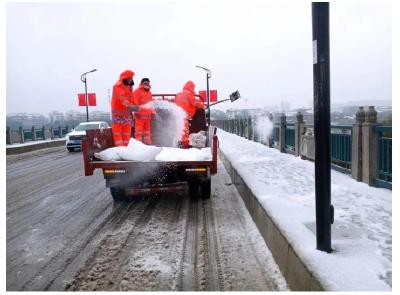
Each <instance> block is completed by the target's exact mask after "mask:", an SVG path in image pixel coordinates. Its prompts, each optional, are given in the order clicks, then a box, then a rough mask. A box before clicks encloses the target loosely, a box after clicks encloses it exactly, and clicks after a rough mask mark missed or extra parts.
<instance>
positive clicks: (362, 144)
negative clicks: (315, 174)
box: [212, 106, 392, 189]
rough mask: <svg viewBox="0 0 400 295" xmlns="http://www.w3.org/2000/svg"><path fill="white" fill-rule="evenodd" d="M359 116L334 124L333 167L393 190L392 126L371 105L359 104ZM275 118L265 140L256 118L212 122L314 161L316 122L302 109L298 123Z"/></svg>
mask: <svg viewBox="0 0 400 295" xmlns="http://www.w3.org/2000/svg"><path fill="white" fill-rule="evenodd" d="M356 118H357V120H356V123H355V124H353V126H349V125H332V126H331V167H332V168H333V169H335V170H337V171H340V172H343V173H348V174H351V175H352V177H353V178H354V179H355V180H357V181H363V182H366V183H367V184H369V185H374V186H378V187H384V188H388V189H391V188H392V138H391V134H392V128H391V127H388V126H379V125H377V122H376V111H375V109H374V107H371V106H370V107H369V108H368V109H366V110H364V109H363V107H360V109H359V111H358V112H357V114H356ZM271 119H272V118H271V117H270V120H271ZM272 121H273V120H271V122H272ZM276 121H277V122H274V123H273V128H272V132H271V135H270V138H267V139H264V140H263V139H262V138H261V136H260V135H259V133H258V130H257V129H256V128H255V125H256V124H255V118H251V117H249V118H240V119H239V118H238V119H228V120H213V121H212V124H213V125H214V126H216V127H219V128H221V129H223V130H225V131H227V132H230V133H234V134H236V135H239V136H242V137H245V138H247V139H249V140H253V141H256V142H260V143H262V144H265V145H268V146H269V147H274V148H278V149H279V150H280V151H281V152H285V153H290V154H294V155H295V156H301V158H302V159H307V160H312V161H313V160H314V153H315V147H314V135H313V125H307V124H305V122H304V121H303V115H302V114H301V113H300V112H299V113H298V114H297V115H296V122H295V123H287V122H286V116H285V115H282V116H281V117H280V118H279V120H276ZM371 133H374V134H375V136H373V135H371ZM354 141H355V142H354Z"/></svg>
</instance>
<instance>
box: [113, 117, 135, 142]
mask: <svg viewBox="0 0 400 295" xmlns="http://www.w3.org/2000/svg"><path fill="white" fill-rule="evenodd" d="M111 128H112V131H113V139H114V145H115V146H127V145H128V143H129V139H130V138H131V124H129V123H128V124H121V123H114V122H113V123H112V124H111Z"/></svg>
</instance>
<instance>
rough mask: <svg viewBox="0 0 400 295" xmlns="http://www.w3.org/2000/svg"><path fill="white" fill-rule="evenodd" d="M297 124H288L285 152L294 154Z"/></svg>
mask: <svg viewBox="0 0 400 295" xmlns="http://www.w3.org/2000/svg"><path fill="white" fill-rule="evenodd" d="M294 140H295V126H294V124H286V130H285V152H286V153H291V154H294V150H295V143H294Z"/></svg>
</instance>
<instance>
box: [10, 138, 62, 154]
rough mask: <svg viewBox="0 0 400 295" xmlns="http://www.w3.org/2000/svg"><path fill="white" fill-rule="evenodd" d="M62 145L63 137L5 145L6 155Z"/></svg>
mask: <svg viewBox="0 0 400 295" xmlns="http://www.w3.org/2000/svg"><path fill="white" fill-rule="evenodd" d="M62 145H65V138H60V139H53V140H50V139H49V140H39V141H30V142H26V143H19V144H11V145H7V146H6V155H15V154H22V153H26V152H32V151H36V150H40V149H44V148H50V147H56V146H62Z"/></svg>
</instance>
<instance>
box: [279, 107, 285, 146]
mask: <svg viewBox="0 0 400 295" xmlns="http://www.w3.org/2000/svg"><path fill="white" fill-rule="evenodd" d="M285 134H286V116H285V114H284V113H282V115H281V117H280V126H279V151H280V152H281V153H283V152H285Z"/></svg>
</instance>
